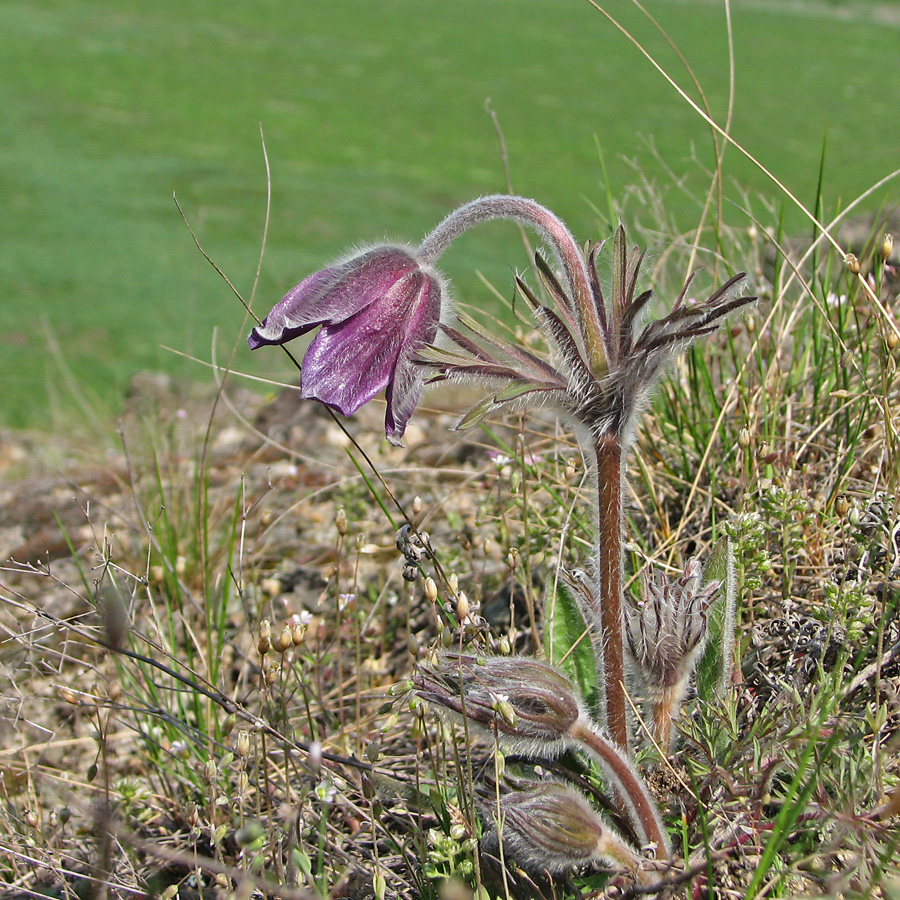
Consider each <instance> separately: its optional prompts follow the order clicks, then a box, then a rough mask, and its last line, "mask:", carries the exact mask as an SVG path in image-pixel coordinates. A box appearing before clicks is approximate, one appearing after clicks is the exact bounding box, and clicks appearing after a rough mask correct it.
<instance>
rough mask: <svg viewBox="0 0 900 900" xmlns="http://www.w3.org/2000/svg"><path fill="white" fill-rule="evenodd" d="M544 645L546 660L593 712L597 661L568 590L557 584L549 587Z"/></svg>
mask: <svg viewBox="0 0 900 900" xmlns="http://www.w3.org/2000/svg"><path fill="white" fill-rule="evenodd" d="M547 600H548V602H547V603H546V604H545V606H544V608H545V609H546V610H547V619H546V627H545V629H544V643H545V648H544V649H545V651H546V653H547V659H548V660H549V661H550V662H551V663H552V664H553V665H555V666H557V667H558V668H560V669H561V670H562V671H563V672H564V673H565V674H566V675H568V676H569V678H571V679H572V682H573V684H574V685H575V687H576V688H577V689H578V692H579V694H580V695H581V697H582V699H583V700H584V701H585V703H586V704H587V706H588V709H595V708H596V702H597V697H598V682H597V660H596V657H595V656H594V647H593V644H592V643H591V636H590V633H589V632H588V628H587V625H586V624H585V621H584V616H582V614H581V609H580V608H579V606H578V603H577V601H576V600H575V598H574V597H573V596H572V593H571V591H570V590H569V589H568V587H567V586H566V585H565V584H564V583H563V582H562V581H559V580H554V581H553V582H552V583H551V585H550V593H549V596H548V598H547Z"/></svg>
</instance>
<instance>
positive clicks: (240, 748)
mask: <svg viewBox="0 0 900 900" xmlns="http://www.w3.org/2000/svg"><path fill="white" fill-rule="evenodd" d="M235 751H236V752H237V755H238V756H239V757H240V758H241V759H244V758H245V757H246V756H247V754H248V753H249V752H250V732H249V731H241V732H240V733H239V734H238V736H237V745H236V747H235Z"/></svg>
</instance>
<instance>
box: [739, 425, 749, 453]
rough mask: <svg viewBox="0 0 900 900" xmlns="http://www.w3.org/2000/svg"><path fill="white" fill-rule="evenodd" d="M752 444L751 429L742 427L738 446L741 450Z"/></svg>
mask: <svg viewBox="0 0 900 900" xmlns="http://www.w3.org/2000/svg"><path fill="white" fill-rule="evenodd" d="M749 446H750V429H749V428H742V429H741V430H740V431H739V432H738V447H740V448H741V450H746V449H747V448H748V447H749Z"/></svg>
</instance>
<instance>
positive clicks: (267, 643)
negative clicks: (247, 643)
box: [256, 619, 272, 656]
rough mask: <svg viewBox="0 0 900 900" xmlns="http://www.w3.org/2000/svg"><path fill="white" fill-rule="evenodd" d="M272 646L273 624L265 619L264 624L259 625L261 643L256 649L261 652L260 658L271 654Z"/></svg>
mask: <svg viewBox="0 0 900 900" xmlns="http://www.w3.org/2000/svg"><path fill="white" fill-rule="evenodd" d="M271 646H272V623H271V622H270V621H269V620H268V619H263V620H262V622H260V623H259V642H258V643H257V645H256V649H257V650H258V651H259V655H260V656H265V655H266V654H267V653H268V652H269V647H271Z"/></svg>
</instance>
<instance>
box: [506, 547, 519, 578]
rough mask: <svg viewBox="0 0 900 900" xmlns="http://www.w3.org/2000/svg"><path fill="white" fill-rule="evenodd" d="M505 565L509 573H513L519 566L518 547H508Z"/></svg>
mask: <svg viewBox="0 0 900 900" xmlns="http://www.w3.org/2000/svg"><path fill="white" fill-rule="evenodd" d="M506 565H507V566H508V567H509V571H510V572H515V570H516V568H517V567H518V565H519V548H518V547H510V549H509V553H507V554H506Z"/></svg>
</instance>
